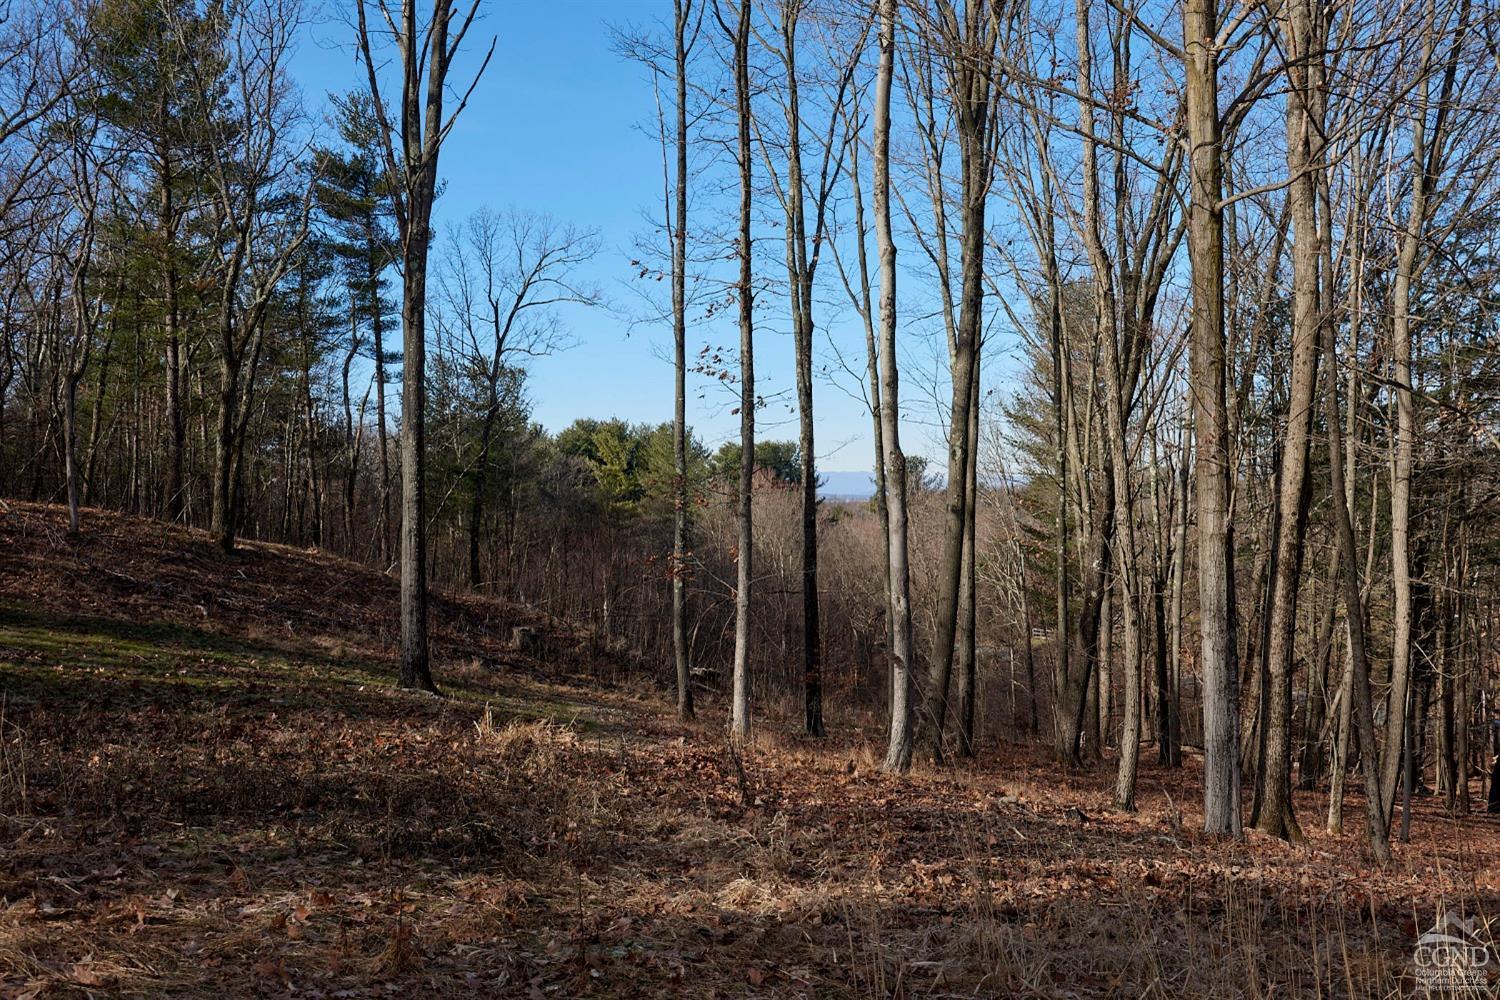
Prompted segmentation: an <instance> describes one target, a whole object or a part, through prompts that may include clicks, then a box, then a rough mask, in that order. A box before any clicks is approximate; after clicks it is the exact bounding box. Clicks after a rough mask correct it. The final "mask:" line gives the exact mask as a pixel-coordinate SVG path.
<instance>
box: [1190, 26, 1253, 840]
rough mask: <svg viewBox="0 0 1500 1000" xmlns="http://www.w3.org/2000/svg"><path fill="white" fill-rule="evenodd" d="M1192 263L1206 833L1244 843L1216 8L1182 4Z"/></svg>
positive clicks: (1192, 351)
mask: <svg viewBox="0 0 1500 1000" xmlns="http://www.w3.org/2000/svg"><path fill="white" fill-rule="evenodd" d="M1182 34H1183V56H1184V58H1183V63H1184V67H1185V70H1186V74H1185V83H1186V100H1187V143H1188V176H1189V195H1190V196H1189V210H1188V211H1189V224H1188V256H1189V259H1190V261H1191V263H1192V290H1193V312H1192V341H1191V352H1190V358H1191V368H1192V381H1191V385H1192V390H1191V391H1192V396H1193V426H1194V431H1195V434H1196V439H1197V444H1198V457H1197V496H1198V616H1199V622H1200V629H1201V633H1202V647H1203V650H1202V669H1203V754H1204V764H1203V827H1204V829H1205V830H1206V831H1207V832H1209V833H1212V834H1227V835H1229V836H1233V837H1238V836H1239V835H1240V761H1239V736H1238V729H1239V694H1238V690H1237V684H1236V667H1235V663H1234V634H1233V622H1234V617H1233V615H1234V612H1233V608H1232V606H1231V605H1232V602H1233V593H1234V590H1233V588H1234V582H1233V573H1234V550H1233V548H1232V547H1231V537H1232V536H1231V530H1230V523H1229V518H1228V511H1229V480H1230V467H1229V454H1228V438H1227V429H1228V428H1227V425H1226V413H1225V410H1226V406H1225V381H1226V374H1225V373H1226V365H1225V356H1224V209H1223V206H1222V204H1221V200H1222V197H1223V190H1224V184H1223V164H1222V162H1221V153H1222V150H1221V144H1220V124H1221V123H1220V120H1219V50H1220V45H1221V44H1222V42H1221V40H1220V38H1219V4H1218V0H1184V3H1183V6H1182Z"/></svg>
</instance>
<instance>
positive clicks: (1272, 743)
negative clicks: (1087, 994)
mask: <svg viewBox="0 0 1500 1000" xmlns="http://www.w3.org/2000/svg"><path fill="white" fill-rule="evenodd" d="M1282 34H1283V37H1284V45H1285V46H1286V52H1287V62H1288V66H1287V71H1286V72H1287V76H1288V79H1289V85H1290V86H1289V89H1290V91H1291V92H1290V93H1289V94H1288V96H1287V110H1286V132H1287V156H1286V160H1287V174H1288V176H1289V177H1291V178H1292V183H1291V186H1290V187H1289V188H1288V189H1287V198H1288V199H1289V200H1290V203H1291V205H1290V209H1291V216H1292V228H1293V240H1292V297H1293V307H1292V372H1291V380H1290V395H1289V398H1288V403H1287V419H1286V429H1285V431H1284V437H1283V445H1282V453H1281V469H1280V491H1281V492H1280V499H1279V502H1278V505H1277V506H1278V516H1279V518H1280V523H1279V525H1278V527H1277V531H1276V546H1277V552H1276V556H1275V559H1274V561H1273V563H1272V567H1273V568H1272V573H1271V584H1270V587H1269V590H1270V599H1271V608H1270V637H1269V640H1270V641H1269V645H1268V648H1267V657H1266V668H1267V669H1266V676H1265V681H1264V683H1265V684H1266V685H1267V697H1266V704H1267V706H1268V709H1269V713H1268V715H1267V717H1266V721H1265V731H1264V733H1263V739H1264V746H1265V754H1264V758H1263V760H1262V766H1261V768H1260V811H1259V816H1258V817H1257V822H1256V827H1257V829H1259V830H1261V831H1263V832H1265V833H1269V834H1272V835H1273V836H1278V837H1282V838H1284V839H1287V840H1293V841H1297V840H1301V839H1302V830H1301V828H1300V827H1299V826H1298V825H1297V817H1296V814H1295V813H1294V811H1293V808H1292V780H1291V772H1292V670H1293V667H1294V664H1293V657H1294V654H1295V650H1294V648H1293V647H1294V644H1295V640H1296V630H1297V593H1298V584H1299V583H1300V581H1301V575H1302V554H1303V552H1304V550H1305V548H1306V546H1305V535H1306V528H1307V507H1308V502H1309V500H1310V498H1311V494H1312V473H1311V469H1310V468H1309V466H1308V447H1309V442H1310V439H1311V433H1312V418H1313V408H1314V407H1315V405H1316V392H1317V379H1318V357H1319V353H1320V351H1319V346H1320V345H1319V327H1320V324H1321V315H1320V309H1319V280H1318V260H1319V257H1320V255H1321V250H1320V248H1319V246H1318V242H1319V228H1318V218H1317V184H1316V178H1315V176H1314V170H1315V167H1316V164H1317V163H1318V162H1319V158H1320V156H1321V152H1322V150H1321V145H1320V140H1319V137H1320V136H1321V135H1322V133H1323V125H1322V121H1321V116H1320V115H1319V114H1318V113H1317V109H1318V108H1319V106H1320V104H1319V101H1318V99H1317V97H1316V93H1315V92H1316V89H1317V88H1318V86H1319V85H1320V81H1319V78H1318V69H1317V66H1316V65H1315V64H1314V62H1313V60H1315V59H1321V58H1323V56H1322V55H1321V53H1322V51H1323V46H1324V43H1323V41H1322V40H1321V39H1320V37H1319V32H1318V31H1317V26H1316V24H1315V23H1314V13H1313V9H1312V4H1311V3H1310V2H1309V0H1292V2H1290V3H1289V4H1288V5H1287V6H1286V7H1284V8H1283V10H1282Z"/></svg>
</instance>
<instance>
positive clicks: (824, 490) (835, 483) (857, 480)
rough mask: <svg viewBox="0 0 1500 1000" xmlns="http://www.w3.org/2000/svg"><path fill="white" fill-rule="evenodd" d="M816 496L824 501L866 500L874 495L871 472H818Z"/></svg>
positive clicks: (873, 480)
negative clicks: (819, 480) (818, 480)
mask: <svg viewBox="0 0 1500 1000" xmlns="http://www.w3.org/2000/svg"><path fill="white" fill-rule="evenodd" d="M818 478H819V479H821V480H822V483H821V484H820V485H819V486H818V496H820V497H822V498H823V499H824V500H868V499H870V498H871V497H873V496H874V495H875V474H874V473H873V472H860V471H853V472H819V473H818Z"/></svg>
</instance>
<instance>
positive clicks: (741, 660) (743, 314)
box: [720, 0, 755, 743]
mask: <svg viewBox="0 0 1500 1000" xmlns="http://www.w3.org/2000/svg"><path fill="white" fill-rule="evenodd" d="M738 15H739V16H738V20H737V22H736V24H735V25H734V26H733V27H731V26H730V25H729V24H728V23H727V22H725V21H724V20H723V18H722V17H720V23H721V24H722V25H723V26H724V30H725V32H726V33H727V34H729V36H730V39H731V41H732V43H733V46H734V89H735V103H736V114H737V118H738V122H739V155H738V159H739V174H740V220H739V241H740V245H739V261H740V276H739V285H738V288H737V290H736V293H735V295H736V297H737V298H738V299H739V307H740V488H739V504H738V533H737V536H736V549H735V567H736V577H735V591H734V700H733V703H732V705H731V710H730V723H729V732H730V738H731V739H732V740H734V741H735V742H736V743H743V742H744V741H745V740H747V739H748V738H749V736H750V611H751V594H750V588H751V581H752V580H753V574H752V567H753V557H754V551H753V550H754V544H755V533H754V526H753V524H752V516H753V508H754V503H753V501H754V490H755V339H754V333H755V315H754V302H753V300H752V288H751V279H752V275H751V270H750V265H751V261H750V252H751V248H750V208H751V204H750V199H751V191H752V189H751V176H750V0H739V11H738Z"/></svg>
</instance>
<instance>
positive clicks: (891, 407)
mask: <svg viewBox="0 0 1500 1000" xmlns="http://www.w3.org/2000/svg"><path fill="white" fill-rule="evenodd" d="M877 2H878V4H879V11H880V24H879V28H878V31H877V38H878V43H879V46H880V57H879V64H878V69H877V71H876V76H875V112H874V120H873V123H872V126H871V145H872V148H873V151H872V156H873V160H874V173H875V177H874V188H875V190H874V212H875V245H876V248H877V253H878V254H879V257H880V366H881V368H880V421H881V427H880V431H881V441H882V443H883V444H884V447H885V454H884V456H883V457H882V458H883V461H884V473H885V504H886V511H887V518H888V522H889V530H888V533H887V538H886V542H887V545H888V546H889V553H888V557H889V559H890V567H891V572H890V588H889V594H888V595H887V597H888V598H889V606H888V614H889V615H890V618H891V635H892V638H893V641H892V643H891V650H890V656H891V729H890V741H889V744H888V746H887V748H886V754H885V762H884V765H883V766H884V768H885V770H887V771H894V772H896V773H898V774H900V773H905V772H906V771H907V770H908V769H909V768H910V767H911V752H912V744H913V731H912V721H913V720H912V669H913V666H914V664H913V662H912V622H911V569H910V562H909V558H908V553H907V506H906V499H907V498H906V491H907V487H908V483H907V473H906V456H905V454H904V453H903V452H902V450H901V429H900V422H901V398H900V380H899V377H898V369H897V361H896V241H895V238H894V236H893V235H892V232H891V79H892V77H893V76H894V75H895V60H896V25H897V6H896V0H877Z"/></svg>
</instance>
